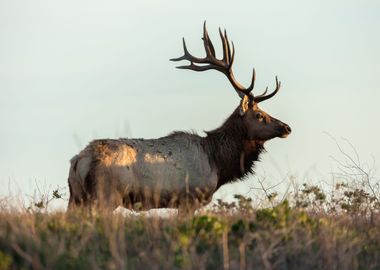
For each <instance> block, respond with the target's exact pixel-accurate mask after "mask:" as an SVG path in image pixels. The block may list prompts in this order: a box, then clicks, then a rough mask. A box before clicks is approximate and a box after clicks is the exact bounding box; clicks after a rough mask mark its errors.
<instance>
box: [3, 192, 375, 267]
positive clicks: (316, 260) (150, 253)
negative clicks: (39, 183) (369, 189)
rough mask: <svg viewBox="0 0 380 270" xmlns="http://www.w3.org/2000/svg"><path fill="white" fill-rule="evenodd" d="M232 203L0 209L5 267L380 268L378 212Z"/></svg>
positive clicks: (244, 202) (284, 202) (241, 199)
mask: <svg viewBox="0 0 380 270" xmlns="http://www.w3.org/2000/svg"><path fill="white" fill-rule="evenodd" d="M238 199H239V204H238V206H236V207H235V208H234V209H233V211H231V209H230V208H232V206H231V205H227V208H229V209H226V204H221V205H220V206H219V207H218V208H217V209H216V210H213V211H210V212H207V213H205V214H200V215H196V216H193V217H183V218H178V217H176V216H173V217H171V218H159V217H149V218H148V217H144V216H140V217H123V216H122V215H113V214H94V213H92V214H89V213H80V212H77V213H70V214H66V213H63V212H56V213H38V212H18V213H15V212H9V211H5V210H4V211H2V212H1V213H0V269H31V268H32V269H380V215H379V214H378V213H376V212H373V213H372V214H370V215H360V214H358V213H355V214H353V213H348V212H347V211H346V212H342V213H340V214H331V213H322V212H321V211H320V212H319V213H318V212H315V211H310V210H307V209H306V208H300V207H297V206H292V207H291V206H289V203H288V201H283V202H281V203H279V204H277V205H276V206H274V207H270V208H265V209H256V210H255V209H253V208H252V206H251V204H249V203H248V202H249V199H248V200H247V199H246V198H244V197H241V196H240V197H238Z"/></svg>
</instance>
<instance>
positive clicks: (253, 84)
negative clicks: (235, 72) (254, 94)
mask: <svg viewBox="0 0 380 270" xmlns="http://www.w3.org/2000/svg"><path fill="white" fill-rule="evenodd" d="M255 80H256V71H255V68H253V69H252V80H251V84H250V85H249V87H248V88H247V90H248V91H249V92H251V91H252V90H253V87H255Z"/></svg>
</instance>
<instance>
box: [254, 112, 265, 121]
mask: <svg viewBox="0 0 380 270" xmlns="http://www.w3.org/2000/svg"><path fill="white" fill-rule="evenodd" d="M256 118H257V120H259V121H263V119H264V115H263V114H262V113H261V112H258V113H257V114H256Z"/></svg>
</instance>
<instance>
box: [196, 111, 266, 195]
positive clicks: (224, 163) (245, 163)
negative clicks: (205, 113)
mask: <svg viewBox="0 0 380 270" xmlns="http://www.w3.org/2000/svg"><path fill="white" fill-rule="evenodd" d="M203 146H204V148H205V151H206V152H207V154H208V156H209V161H210V164H211V166H213V167H215V168H216V169H217V172H218V185H217V189H218V188H219V187H220V186H222V185H224V184H226V183H231V182H234V181H236V180H238V179H241V178H243V177H245V176H246V175H248V174H249V173H253V163H254V162H255V161H257V160H259V155H260V153H261V152H262V151H263V150H264V147H263V145H262V143H259V142H255V141H249V140H247V130H246V128H245V126H244V124H243V120H242V117H241V116H240V115H239V113H238V110H235V111H234V113H233V114H232V115H231V116H230V117H229V118H228V119H227V120H226V121H225V122H224V124H223V125H222V126H221V127H219V128H217V129H215V130H212V131H209V132H207V137H206V138H204V144H203Z"/></svg>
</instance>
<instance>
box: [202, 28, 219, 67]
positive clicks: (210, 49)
mask: <svg viewBox="0 0 380 270" xmlns="http://www.w3.org/2000/svg"><path fill="white" fill-rule="evenodd" d="M202 39H203V44H204V47H205V51H206V55H207V57H210V58H212V59H213V60H215V59H216V58H215V49H214V45H213V44H212V42H211V39H210V36H209V35H208V32H207V28H206V21H205V22H204V24H203V38H202Z"/></svg>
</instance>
